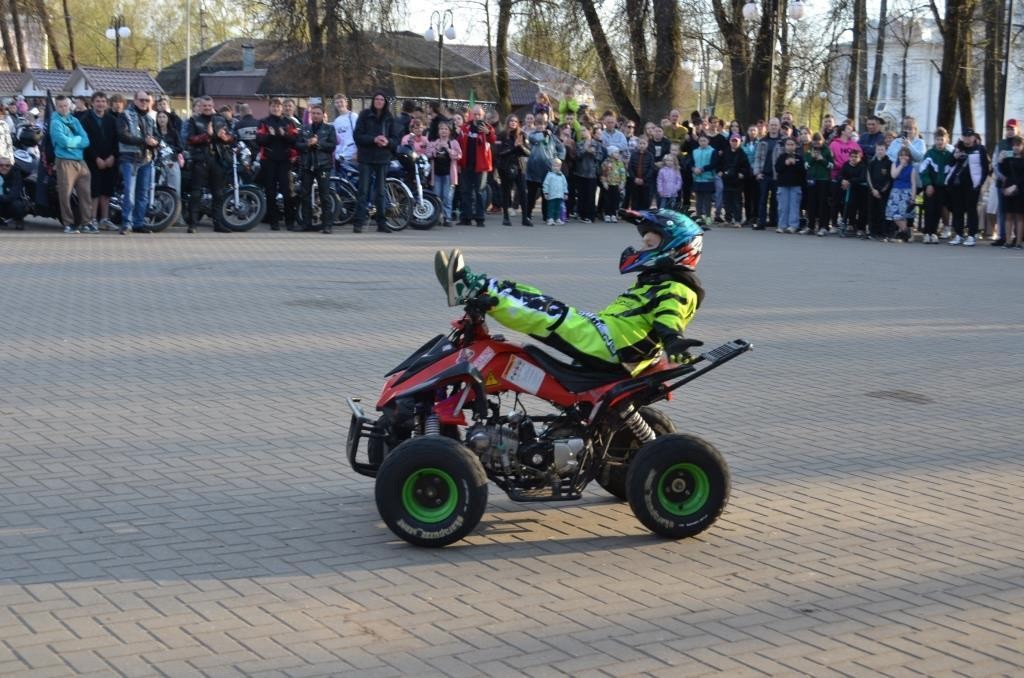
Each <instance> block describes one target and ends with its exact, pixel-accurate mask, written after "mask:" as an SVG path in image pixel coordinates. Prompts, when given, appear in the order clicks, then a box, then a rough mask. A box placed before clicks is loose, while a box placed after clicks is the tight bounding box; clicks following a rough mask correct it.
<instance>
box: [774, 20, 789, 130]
mask: <svg viewBox="0 0 1024 678" xmlns="http://www.w3.org/2000/svg"><path fill="white" fill-rule="evenodd" d="M776 16H777V17H778V21H779V60H778V63H777V64H776V68H778V73H777V74H776V76H775V91H774V92H772V101H773V102H774V103H775V111H774V112H775V113H777V114H780V115H781V114H782V112H783V111H784V110H786V91H787V90H788V89H789V53H790V49H789V21H787V20H786V17H785V15H784V14H783V13H782V12H781V11H779V12H778V13H777V14H776Z"/></svg>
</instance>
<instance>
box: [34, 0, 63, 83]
mask: <svg viewBox="0 0 1024 678" xmlns="http://www.w3.org/2000/svg"><path fill="white" fill-rule="evenodd" d="M35 5H36V6H35V9H36V16H38V17H39V22H40V23H41V24H43V33H44V34H45V35H46V41H47V42H48V43H50V53H51V54H53V65H54V67H56V68H58V69H60V70H62V71H63V70H64V57H63V56H62V55H61V53H60V41H58V40H57V34H56V33H54V31H53V21H51V19H50V9H49V8H48V7H47V6H46V0H35Z"/></svg>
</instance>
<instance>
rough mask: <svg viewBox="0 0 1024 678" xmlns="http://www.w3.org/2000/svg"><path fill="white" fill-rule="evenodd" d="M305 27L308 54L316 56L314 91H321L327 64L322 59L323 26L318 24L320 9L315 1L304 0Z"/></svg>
mask: <svg viewBox="0 0 1024 678" xmlns="http://www.w3.org/2000/svg"><path fill="white" fill-rule="evenodd" d="M306 25H307V28H308V30H309V52H310V54H315V55H316V57H315V58H314V61H315V62H316V66H315V67H314V68H315V69H316V72H315V75H314V82H315V83H316V89H317V90H318V91H321V90H322V89H323V85H324V79H325V76H326V74H327V64H326V62H325V61H324V58H323V57H324V55H323V47H324V35H323V24H322V23H321V22H320V8H319V6H318V3H317V0H306Z"/></svg>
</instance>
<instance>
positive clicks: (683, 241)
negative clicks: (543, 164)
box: [434, 210, 704, 375]
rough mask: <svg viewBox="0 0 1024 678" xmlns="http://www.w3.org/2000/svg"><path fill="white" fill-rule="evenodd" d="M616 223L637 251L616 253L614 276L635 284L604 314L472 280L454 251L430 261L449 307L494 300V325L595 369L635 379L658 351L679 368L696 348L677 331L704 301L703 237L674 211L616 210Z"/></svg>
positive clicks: (520, 288)
mask: <svg viewBox="0 0 1024 678" xmlns="http://www.w3.org/2000/svg"><path fill="white" fill-rule="evenodd" d="M619 216H620V217H621V218H623V219H624V220H626V221H629V222H631V223H633V224H635V225H636V228H637V231H638V232H639V233H640V236H641V238H643V243H644V247H643V248H642V249H639V250H638V249H635V248H633V247H628V248H626V249H625V250H624V251H623V252H622V256H621V258H620V260H619V272H620V273H622V274H623V275H625V274H627V273H636V274H637V280H636V282H635V283H634V284H633V285H632V286H631V287H630V288H629V289H628V290H626V291H625V292H623V293H622V294H620V295H619V296H618V297H617V298H616V299H615V300H614V301H613V302H612V303H611V304H609V305H608V306H607V307H605V308H604V309H603V310H601V311H599V312H597V313H590V312H587V311H581V310H579V309H576V308H574V307H572V306H569V305H568V304H565V303H563V302H561V301H558V300H557V299H554V298H553V297H550V296H548V295H546V294H544V293H543V292H541V291H540V290H539V289H537V288H535V287H531V286H530V285H525V284H523V283H519V282H515V281H513V280H500V279H498V278H494V277H490V276H487V275H486V274H480V273H473V272H472V271H471V270H470V269H469V268H468V267H466V264H465V261H464V258H463V255H462V252H461V251H459V250H458V249H454V250H451V252H444V251H443V250H439V251H438V252H437V254H435V255H434V269H435V273H436V274H437V279H438V281H439V282H440V283H441V287H443V288H444V290H445V292H446V294H447V296H448V305H449V306H457V305H459V304H464V303H466V302H467V301H469V300H470V299H472V298H473V297H476V296H478V295H488V296H490V297H491V298H492V299H494V300H495V305H494V306H493V307H492V308H491V309H490V310H489V311H488V312H489V314H490V315H491V317H493V318H494V319H495V320H497V321H498V322H500V323H501V324H503V325H505V326H506V327H508V328H510V329H513V330H517V331H519V332H523V333H524V334H528V335H530V336H531V337H533V338H535V339H537V340H539V341H542V342H544V343H545V344H547V345H549V346H551V347H552V348H555V349H557V350H559V351H561V352H563V353H565V354H566V355H569V356H571V357H572V358H573V359H574V360H575V361H576V362H578V363H579V364H581V365H585V366H589V367H593V368H595V369H600V370H608V369H615V368H616V366H621V367H622V368H623V369H624V370H625V371H626V372H628V373H629V374H632V375H636V374H639V373H640V372H642V371H643V370H644V369H646V368H647V367H648V366H650V365H651V364H652V363H654V362H655V361H656V360H658V358H659V357H660V356H661V354H662V351H663V350H664V352H666V353H667V354H668V356H669V359H670V360H672V361H673V362H685V361H686V360H687V359H688V358H689V354H688V349H689V348H691V347H694V346H700V345H701V342H699V341H694V340H692V339H686V338H685V337H684V336H683V330H685V329H686V326H687V325H688V324H689V322H690V320H692V319H693V316H694V314H695V313H696V312H697V309H698V308H699V307H700V304H701V302H702V301H703V298H704V288H703V287H702V285H701V283H700V279H699V278H697V276H696V274H695V273H694V271H695V270H696V268H697V262H698V261H699V260H700V256H701V251H702V249H703V241H704V237H703V233H704V231H703V230H702V229H701V228H700V226H698V225H697V224H696V223H695V222H694V221H693V220H692V219H690V218H689V217H687V216H685V215H683V214H680V213H679V212H675V211H673V210H641V211H634V210H620V211H619Z"/></svg>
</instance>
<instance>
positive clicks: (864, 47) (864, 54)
mask: <svg viewBox="0 0 1024 678" xmlns="http://www.w3.org/2000/svg"><path fill="white" fill-rule="evenodd" d="M857 2H858V5H859V7H860V19H859V21H860V26H861V27H860V43H859V45H858V47H857V51H858V53H859V54H860V57H859V58H858V59H857V66H858V67H859V69H860V70H859V72H858V73H857V101H858V102H859V103H860V109H859V112H860V114H859V115H858V116H857V117H856V118H852V120H853V128H854V129H857V127H858V123H859V124H863V123H864V120H866V119H867V117H868V116H869V115H871V114H873V113H874V112H875V111H874V109H871V110H868V7H867V0H857Z"/></svg>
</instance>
